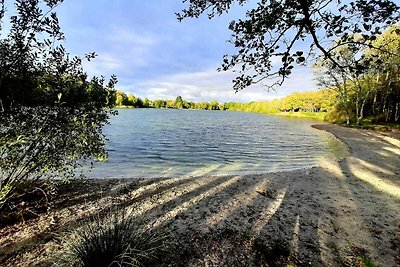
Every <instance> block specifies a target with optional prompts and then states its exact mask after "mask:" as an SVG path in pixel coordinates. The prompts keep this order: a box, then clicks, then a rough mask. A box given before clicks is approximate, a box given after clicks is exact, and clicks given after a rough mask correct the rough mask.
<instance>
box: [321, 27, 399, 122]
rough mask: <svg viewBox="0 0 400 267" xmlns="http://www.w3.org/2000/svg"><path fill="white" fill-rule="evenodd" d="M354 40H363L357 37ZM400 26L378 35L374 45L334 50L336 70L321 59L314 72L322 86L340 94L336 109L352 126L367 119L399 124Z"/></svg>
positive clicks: (344, 46)
mask: <svg viewBox="0 0 400 267" xmlns="http://www.w3.org/2000/svg"><path fill="white" fill-rule="evenodd" d="M353 38H354V39H357V38H361V37H360V36H358V35H356V34H355V35H354V37H353ZM399 51H400V27H399V26H391V27H389V28H388V29H387V30H386V31H385V32H383V33H382V34H380V35H378V36H377V37H376V39H375V40H374V41H373V46H371V47H369V48H362V47H360V46H358V45H356V44H347V45H343V46H341V47H340V49H339V48H335V49H334V50H333V52H332V53H334V55H335V58H336V59H337V61H340V62H341V63H342V64H346V65H347V67H345V68H337V67H335V66H334V65H333V64H332V62H330V61H327V60H326V59H324V58H321V59H320V60H319V62H318V63H317V64H316V67H315V72H316V76H317V79H318V81H319V83H320V85H321V86H322V87H327V86H328V87H330V88H332V90H334V91H336V93H337V96H338V97H337V101H336V109H337V111H339V112H342V113H343V114H344V115H345V117H346V120H347V123H349V122H350V121H351V120H353V121H355V122H356V123H357V124H359V123H360V122H361V121H362V119H363V118H364V117H365V116H372V117H373V119H374V120H375V121H385V122H399V118H400V69H399V66H400V65H399V64H400V53H399Z"/></svg>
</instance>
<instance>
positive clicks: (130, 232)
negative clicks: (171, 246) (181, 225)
mask: <svg viewBox="0 0 400 267" xmlns="http://www.w3.org/2000/svg"><path fill="white" fill-rule="evenodd" d="M167 237H168V236H167V235H166V234H159V233H158V232H155V231H150V230H145V229H143V228H141V227H140V224H139V223H137V221H135V220H133V219H132V218H129V216H128V214H127V212H126V210H125V209H123V210H118V209H114V210H109V211H107V212H106V214H105V215H104V216H100V214H96V215H94V216H92V217H91V218H90V219H89V221H86V222H85V224H81V226H80V227H78V228H77V229H76V230H73V231H71V232H70V233H68V236H66V237H64V238H63V239H64V241H65V243H66V246H65V253H64V255H63V256H62V258H61V260H60V261H59V263H60V264H59V265H61V266H85V267H86V266H96V267H102V266H105V267H106V266H110V267H112V266H143V265H147V264H149V263H150V262H152V261H155V260H156V259H157V258H158V256H159V255H160V254H161V253H163V252H165V250H166V238H167Z"/></svg>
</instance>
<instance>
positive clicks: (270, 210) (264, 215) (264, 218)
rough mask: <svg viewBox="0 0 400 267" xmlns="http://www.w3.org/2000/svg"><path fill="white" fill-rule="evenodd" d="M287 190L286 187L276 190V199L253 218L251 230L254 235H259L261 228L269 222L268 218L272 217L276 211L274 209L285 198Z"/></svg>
mask: <svg viewBox="0 0 400 267" xmlns="http://www.w3.org/2000/svg"><path fill="white" fill-rule="evenodd" d="M286 191H287V187H284V188H282V189H281V190H279V191H278V192H277V195H276V200H275V201H272V202H271V203H270V204H269V205H268V206H267V207H266V208H265V209H264V211H263V212H261V213H260V214H259V215H258V218H257V219H256V220H255V222H254V224H253V227H252V229H253V232H254V233H255V234H256V235H259V234H260V233H261V230H262V229H263V228H264V226H265V225H266V224H267V223H268V222H269V220H270V219H271V218H272V216H273V215H274V214H275V213H276V211H277V210H278V209H279V207H280V206H281V204H282V201H283V199H284V198H285V195H286Z"/></svg>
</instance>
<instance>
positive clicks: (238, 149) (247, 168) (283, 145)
mask: <svg viewBox="0 0 400 267" xmlns="http://www.w3.org/2000/svg"><path fill="white" fill-rule="evenodd" d="M315 123H318V122H315V121H311V120H304V119H297V118H296V119H293V118H286V117H281V116H273V115H264V114H257V113H245V112H229V111H203V110H172V109H121V110H119V115H117V116H114V117H112V118H111V120H110V125H107V126H106V127H105V129H104V130H105V134H106V135H107V137H108V139H109V141H108V143H107V151H108V153H109V159H108V162H106V163H101V164H100V163H96V164H95V168H94V170H93V171H92V172H91V173H90V174H89V175H88V176H89V177H99V178H102V177H119V178H122V177H126V178H128V177H132V178H141V177H177V176H188V175H189V176H198V175H211V174H212V175H222V174H248V173H264V172H276V171H287V170H294V169H299V168H309V167H312V166H315V165H317V163H318V161H319V160H320V159H321V158H324V157H325V158H331V159H332V158H337V157H340V156H342V155H343V153H345V152H344V151H345V147H344V145H343V144H342V143H340V142H339V141H337V140H336V139H335V138H333V137H332V136H330V135H329V134H327V133H325V132H321V131H319V130H316V129H314V128H312V127H311V125H312V124H315Z"/></svg>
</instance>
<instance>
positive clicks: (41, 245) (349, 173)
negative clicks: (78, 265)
mask: <svg viewBox="0 0 400 267" xmlns="http://www.w3.org/2000/svg"><path fill="white" fill-rule="evenodd" d="M315 128H317V129H320V130H324V131H327V132H329V133H331V134H333V135H335V136H336V137H337V138H339V139H340V140H342V141H343V142H344V143H345V144H347V146H348V147H349V150H350V151H351V153H350V154H349V156H348V157H346V158H344V159H342V160H340V161H339V162H338V161H332V160H321V162H320V166H318V167H313V168H310V169H303V170H296V171H290V172H276V173H266V174H257V175H244V176H236V175H227V176H200V177H184V178H172V179H147V180H137V179H135V180H134V179H108V180H88V181H86V183H84V184H74V183H72V184H71V185H70V186H71V188H67V189H65V190H64V194H65V195H63V198H61V197H60V199H59V201H56V202H55V206H54V207H53V209H52V210H51V211H50V212H48V213H46V214H43V215H41V216H39V218H36V219H31V220H28V221H26V222H25V224H22V223H20V224H15V225H11V226H7V227H4V228H2V229H0V265H1V266H25V265H34V264H42V265H44V266H46V265H51V263H52V262H53V260H54V258H53V257H54V256H55V255H57V253H60V251H61V249H62V244H61V243H60V241H59V239H57V238H56V236H57V235H58V234H60V233H62V232H63V231H65V230H66V229H68V228H71V227H74V222H75V221H76V220H80V219H84V218H86V217H87V216H88V215H89V214H93V213H94V212H96V211H97V210H100V209H103V208H105V207H107V206H115V205H118V206H123V207H127V208H128V210H130V211H131V214H132V216H134V217H135V218H137V219H138V220H140V221H142V222H144V223H145V224H146V225H147V226H148V227H161V228H164V229H168V231H170V232H171V240H174V246H176V247H174V253H173V254H172V255H168V256H166V257H165V258H164V259H162V260H161V263H162V264H164V265H166V264H167V263H170V264H172V265H174V264H175V265H176V264H182V265H184V266H204V265H225V266H263V265H262V264H264V265H266V264H270V265H271V264H272V263H282V264H286V265H287V264H289V263H292V264H293V265H295V266H304V265H309V266H328V265H334V266H336V265H341V264H342V265H346V264H347V265H352V264H353V265H355V264H357V263H358V264H360V263H364V264H365V262H367V261H369V262H372V263H374V264H376V265H379V266H396V265H399V264H400V256H399V255H400V141H399V140H397V139H394V138H391V137H389V136H385V135H382V134H380V133H377V132H373V131H368V130H360V129H353V128H345V127H339V126H336V125H330V124H324V125H316V126H315ZM305 153H312V151H311V152H310V151H309V152H305ZM286 265H285V266H286ZM360 266H362V265H360Z"/></svg>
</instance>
